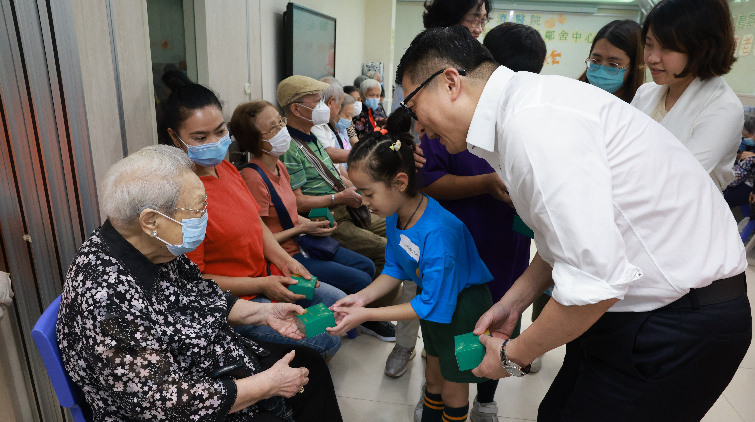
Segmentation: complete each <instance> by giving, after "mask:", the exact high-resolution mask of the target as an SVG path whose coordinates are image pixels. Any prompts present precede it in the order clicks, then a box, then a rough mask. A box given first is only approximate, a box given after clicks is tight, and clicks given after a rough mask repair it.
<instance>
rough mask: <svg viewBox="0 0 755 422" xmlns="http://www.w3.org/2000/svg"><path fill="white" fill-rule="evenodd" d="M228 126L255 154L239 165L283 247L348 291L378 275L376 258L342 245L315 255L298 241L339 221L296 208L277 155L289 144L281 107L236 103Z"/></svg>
mask: <svg viewBox="0 0 755 422" xmlns="http://www.w3.org/2000/svg"><path fill="white" fill-rule="evenodd" d="M352 101H353V99H352ZM326 104H327V102H326ZM230 127H231V130H232V131H233V133H234V137H235V138H236V140H238V142H239V147H240V148H241V150H243V151H246V152H249V153H251V154H252V155H253V158H252V159H251V161H249V164H247V165H246V166H244V168H243V169H242V170H241V177H242V178H243V179H244V182H246V185H247V187H248V188H249V191H251V192H252V195H253V196H254V199H255V201H256V202H257V204H258V205H259V206H260V212H259V213H260V216H261V217H262V221H263V222H265V224H266V225H267V227H268V228H270V231H271V232H272V233H273V236H275V239H276V240H277V241H278V242H279V243H280V244H281V246H282V247H283V249H285V250H286V252H288V253H289V255H291V257H292V258H294V259H295V260H297V261H298V262H300V263H301V264H302V265H304V266H305V267H307V269H308V270H309V271H310V272H311V273H312V275H314V276H316V277H317V278H318V279H319V280H321V281H322V282H324V283H327V284H330V285H332V286H335V287H337V288H339V289H341V290H343V291H344V292H346V293H348V294H352V293H356V292H358V291H360V290H362V289H363V288H365V287H367V286H369V285H370V283H371V282H372V279H373V277H374V276H375V264H374V263H373V262H372V260H370V259H369V258H366V257H365V256H363V255H360V254H358V253H356V252H353V251H350V250H348V249H346V248H344V247H339V248H338V249H337V251H336V253H335V255H334V256H333V258H332V259H329V260H323V259H315V258H313V257H311V256H309V255H305V254H304V253H302V250H301V249H300V248H299V245H298V244H297V243H296V239H298V238H299V236H301V235H309V236H316V237H325V236H329V235H330V234H331V233H332V232H333V231H335V229H336V227H338V226H337V225H334V226H333V227H329V226H328V224H329V223H328V222H327V221H311V220H309V219H308V218H305V217H303V216H301V215H299V214H298V212H297V206H296V196H295V195H294V191H293V190H292V189H291V176H289V174H288V170H286V166H285V165H284V164H283V162H282V161H281V160H280V159H279V157H280V156H281V155H282V154H283V153H284V152H286V151H288V148H289V146H290V144H291V136H290V135H289V134H288V129H287V128H286V118H285V117H281V115H280V113H279V112H278V109H277V108H275V106H273V105H272V104H271V103H269V102H267V101H251V102H248V103H243V104H240V105H239V106H238V107H236V110H235V111H234V112H233V117H232V118H231V123H230ZM347 142H348V141H347ZM260 171H262V172H263V173H264V175H265V177H267V181H265V180H264V179H263V178H262V175H261V174H260ZM268 182H269V183H270V186H272V188H273V189H274V190H275V192H274V193H275V195H277V196H278V198H279V199H280V201H281V203H282V204H283V206H284V207H285V208H286V211H287V214H288V218H289V220H290V224H293V227H291V228H287V229H284V227H283V223H282V219H281V217H280V216H279V215H278V212H277V210H276V207H275V204H274V203H273V199H272V194H273V192H271V190H270V186H268V184H267V183H268Z"/></svg>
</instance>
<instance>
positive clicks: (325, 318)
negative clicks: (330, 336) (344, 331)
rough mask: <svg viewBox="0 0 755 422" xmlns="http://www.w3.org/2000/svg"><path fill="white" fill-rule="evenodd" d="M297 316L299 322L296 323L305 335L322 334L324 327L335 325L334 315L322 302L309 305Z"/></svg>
mask: <svg viewBox="0 0 755 422" xmlns="http://www.w3.org/2000/svg"><path fill="white" fill-rule="evenodd" d="M298 317H299V323H298V324H296V325H297V327H299V331H301V332H302V333H304V335H306V336H307V337H314V336H316V335H318V334H322V333H324V332H325V329H326V328H328V327H335V326H336V316H335V315H334V314H333V312H332V311H331V310H330V309H328V307H327V306H325V305H324V304H322V303H318V304H317V305H315V306H310V307H309V308H307V309H305V310H304V313H303V314H301V315H298Z"/></svg>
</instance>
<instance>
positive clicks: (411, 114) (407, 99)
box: [399, 69, 467, 120]
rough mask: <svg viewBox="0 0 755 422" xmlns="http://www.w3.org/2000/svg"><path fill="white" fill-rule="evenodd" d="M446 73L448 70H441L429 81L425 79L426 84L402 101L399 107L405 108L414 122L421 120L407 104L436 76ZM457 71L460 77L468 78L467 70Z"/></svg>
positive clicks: (431, 76) (423, 83)
mask: <svg viewBox="0 0 755 422" xmlns="http://www.w3.org/2000/svg"><path fill="white" fill-rule="evenodd" d="M445 71H446V69H441V70H439V71H437V72H435V73H433V74H432V75H430V77H429V78H427V79H425V82H422V83H421V84H420V85H419V86H418V87H417V89H415V90H414V91H412V92H411V94H409V95H407V96H406V97H404V101H401V103H399V105H400V106H401V107H402V108H403V109H404V110H406V111H407V112H408V113H409V115H410V116H412V119H414V120H419V119H418V118H417V115H416V114H414V112H413V111H412V110H410V109H409V107H408V106H407V105H406V104H407V103H408V102H409V101H410V100H411V99H412V98H413V97H414V96H415V95H417V93H418V92H419V90H420V89H422V88H423V87H424V86H425V85H427V84H428V83H430V81H431V80H432V79H433V78H434V77H436V76H438V75H440V74H441V73H443V72H445ZM456 71H457V72H459V75H461V76H467V71H466V70H464V69H456Z"/></svg>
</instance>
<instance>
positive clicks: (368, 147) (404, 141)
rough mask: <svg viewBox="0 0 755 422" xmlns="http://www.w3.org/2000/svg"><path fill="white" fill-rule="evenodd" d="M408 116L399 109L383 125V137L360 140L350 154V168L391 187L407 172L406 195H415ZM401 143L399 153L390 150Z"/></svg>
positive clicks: (376, 134)
mask: <svg viewBox="0 0 755 422" xmlns="http://www.w3.org/2000/svg"><path fill="white" fill-rule="evenodd" d="M411 123H412V121H411V117H410V116H409V113H407V112H406V110H404V109H403V108H398V109H397V110H396V111H394V112H393V113H392V114H391V115H390V116H389V117H388V121H387V122H386V124H385V128H386V129H387V130H388V133H387V134H386V135H382V134H380V133H379V132H376V133H375V134H374V135H372V136H371V137H370V138H367V139H365V140H363V141H359V142H358V143H357V144H356V145H355V146H354V149H352V150H351V152H350V153H349V160H348V164H349V168H350V169H357V168H359V169H361V170H363V171H364V172H365V173H367V174H369V175H370V177H371V178H372V180H375V181H378V182H383V183H385V185H386V186H390V185H391V183H392V182H393V180H394V178H395V177H396V175H397V174H399V173H406V175H407V176H408V177H409V181H408V183H407V187H406V194H407V195H409V196H411V197H414V196H417V180H416V179H417V170H416V168H415V167H414V137H413V136H412V135H411V134H410V133H409V130H410V127H411ZM397 141H398V142H400V145H401V146H400V148H399V149H398V151H395V150H393V149H391V146H393V145H395V144H396V142H397Z"/></svg>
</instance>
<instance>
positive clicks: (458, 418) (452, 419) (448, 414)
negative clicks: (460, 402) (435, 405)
mask: <svg viewBox="0 0 755 422" xmlns="http://www.w3.org/2000/svg"><path fill="white" fill-rule="evenodd" d="M468 413H469V403H467V404H466V405H465V406H462V407H448V406H445V407H444V408H443V419H441V420H442V421H443V422H463V421H466V420H467V414H468Z"/></svg>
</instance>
